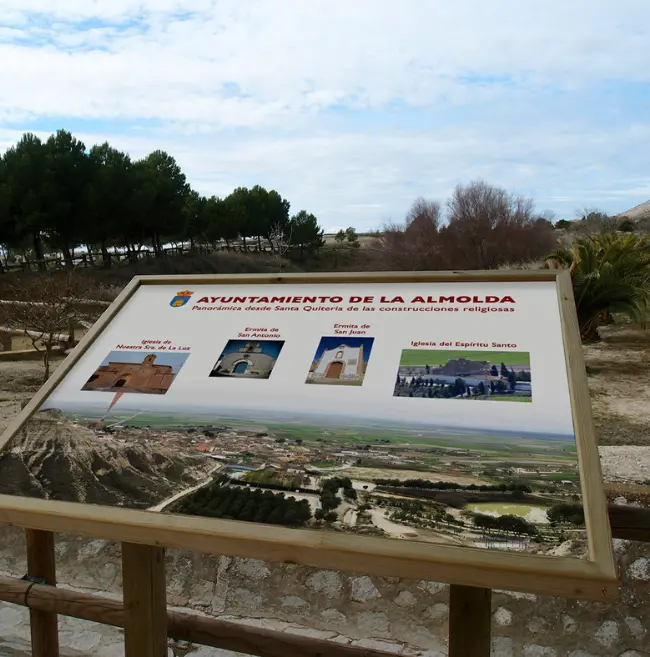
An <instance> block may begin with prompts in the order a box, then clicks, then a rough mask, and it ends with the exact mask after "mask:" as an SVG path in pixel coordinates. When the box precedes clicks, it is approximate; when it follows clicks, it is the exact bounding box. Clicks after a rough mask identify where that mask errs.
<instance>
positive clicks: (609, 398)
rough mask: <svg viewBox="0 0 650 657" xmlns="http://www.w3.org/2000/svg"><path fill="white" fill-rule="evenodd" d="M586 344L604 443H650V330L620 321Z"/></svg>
mask: <svg viewBox="0 0 650 657" xmlns="http://www.w3.org/2000/svg"><path fill="white" fill-rule="evenodd" d="M601 335H602V338H603V339H602V342H599V343H597V344H590V345H588V346H585V348H584V351H585V360H586V364H587V374H588V380H589V390H590V392H591V401H592V408H593V413H594V421H595V424H596V429H597V432H598V439H599V443H600V444H601V445H650V331H646V330H644V329H642V328H641V327H640V326H638V325H632V324H621V325H615V326H609V327H606V328H605V329H603V330H602V331H601Z"/></svg>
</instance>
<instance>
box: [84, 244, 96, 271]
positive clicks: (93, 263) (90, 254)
mask: <svg viewBox="0 0 650 657" xmlns="http://www.w3.org/2000/svg"><path fill="white" fill-rule="evenodd" d="M86 251H88V262H90V266H91V267H94V266H95V259H94V258H93V249H92V246H91V245H90V244H86Z"/></svg>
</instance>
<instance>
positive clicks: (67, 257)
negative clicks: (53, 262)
mask: <svg viewBox="0 0 650 657" xmlns="http://www.w3.org/2000/svg"><path fill="white" fill-rule="evenodd" d="M61 251H63V262H64V263H65V266H66V267H67V268H68V269H73V268H74V262H73V260H72V251H70V247H69V246H68V245H67V244H64V245H63V246H62V247H61Z"/></svg>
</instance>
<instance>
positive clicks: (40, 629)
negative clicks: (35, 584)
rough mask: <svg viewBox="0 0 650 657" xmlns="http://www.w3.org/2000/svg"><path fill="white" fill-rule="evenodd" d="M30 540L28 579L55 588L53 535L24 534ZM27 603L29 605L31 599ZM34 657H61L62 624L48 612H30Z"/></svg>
mask: <svg viewBox="0 0 650 657" xmlns="http://www.w3.org/2000/svg"><path fill="white" fill-rule="evenodd" d="M25 538H26V540H27V575H28V577H29V578H33V581H38V580H43V581H44V583H45V584H49V585H50V586H56V561H55V555H54V534H53V533H52V532H45V531H40V530H37V529H27V530H25ZM27 599H28V603H29V598H27ZM29 625H30V630H31V635H32V657H59V622H58V617H57V615H56V614H53V613H51V612H49V611H37V610H35V609H30V610H29Z"/></svg>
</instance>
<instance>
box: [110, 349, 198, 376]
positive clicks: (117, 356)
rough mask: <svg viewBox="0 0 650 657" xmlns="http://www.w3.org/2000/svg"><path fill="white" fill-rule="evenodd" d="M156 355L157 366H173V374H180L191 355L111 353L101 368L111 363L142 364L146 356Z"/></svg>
mask: <svg viewBox="0 0 650 657" xmlns="http://www.w3.org/2000/svg"><path fill="white" fill-rule="evenodd" d="M149 354H154V355H155V356H156V365H171V367H172V372H173V373H174V374H178V373H179V372H180V369H181V367H183V364H184V363H185V361H186V360H187V357H188V356H189V354H173V353H168V352H165V351H155V349H152V350H151V351H146V352H145V351H111V353H110V354H108V356H106V358H104V360H103V361H102V362H101V363H100V365H99V367H102V366H104V365H108V364H109V363H141V362H142V361H143V360H144V359H145V356H148V355H149Z"/></svg>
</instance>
